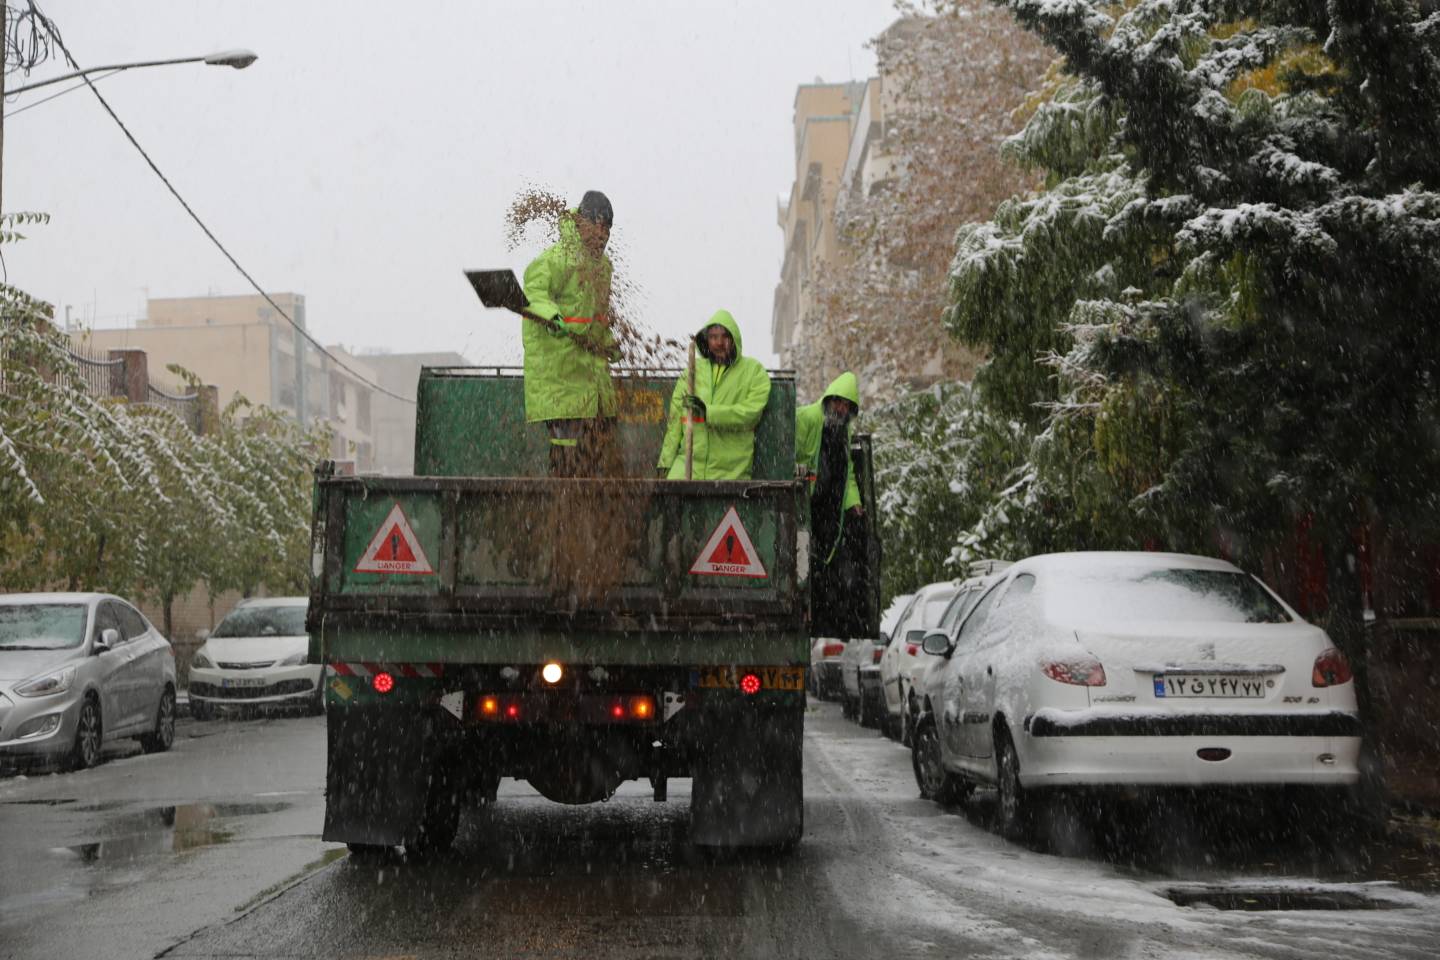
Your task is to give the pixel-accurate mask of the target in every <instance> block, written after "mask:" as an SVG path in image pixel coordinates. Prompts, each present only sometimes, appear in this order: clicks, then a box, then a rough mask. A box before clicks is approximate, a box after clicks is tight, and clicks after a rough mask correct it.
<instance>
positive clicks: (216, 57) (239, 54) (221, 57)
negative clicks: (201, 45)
mask: <svg viewBox="0 0 1440 960" xmlns="http://www.w3.org/2000/svg"><path fill="white" fill-rule="evenodd" d="M0 5H3V0H0ZM256 59H257V57H256V56H255V54H254V53H252V52H250V51H249V50H224V51H221V52H220V53H212V54H209V55H207V56H203V57H176V58H174V59H171V60H143V61H140V62H138V63H112V64H109V65H108V66H104V67H86V68H85V69H84V70H76V71H74V72H73V73H64V74H61V75H60V76H58V77H50V78H48V79H46V80H41V81H39V82H38V83H30V84H26V85H25V86H23V87H16V88H15V89H14V90H11V91H9V92H8V94H6V95H8V96H14V95H15V94H18V93H29V92H30V91H31V90H38V89H40V88H41V87H48V86H50V84H52V83H61V82H63V81H65V80H74V79H75V78H76V77H83V76H85V75H86V74H90V73H107V72H109V71H112V70H116V71H118V70H134V69H136V68H137V67H168V66H170V65H171V64H176V63H206V64H209V65H210V66H214V67H234V68H235V69H236V70H244V69H245V68H246V67H248V66H250V64H252V63H254V62H255V61H256ZM0 93H4V91H0Z"/></svg>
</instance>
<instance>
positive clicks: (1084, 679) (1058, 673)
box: [1040, 659, 1105, 687]
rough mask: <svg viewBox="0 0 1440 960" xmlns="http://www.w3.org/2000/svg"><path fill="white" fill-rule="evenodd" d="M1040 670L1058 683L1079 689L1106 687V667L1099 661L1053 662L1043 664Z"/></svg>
mask: <svg viewBox="0 0 1440 960" xmlns="http://www.w3.org/2000/svg"><path fill="white" fill-rule="evenodd" d="M1040 670H1041V671H1042V672H1043V673H1044V674H1045V676H1047V677H1049V678H1050V679H1051V680H1054V681H1055V682H1056V683H1069V684H1074V685H1075V686H1077V687H1103V686H1105V667H1104V666H1102V665H1101V663H1100V661H1099V660H1090V659H1080V660H1051V661H1049V662H1047V663H1042V664H1041V665H1040Z"/></svg>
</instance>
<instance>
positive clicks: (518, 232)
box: [505, 187, 686, 370]
mask: <svg viewBox="0 0 1440 960" xmlns="http://www.w3.org/2000/svg"><path fill="white" fill-rule="evenodd" d="M569 211H570V204H569V203H568V202H567V201H566V200H565V199H564V198H563V197H559V196H557V195H555V194H553V193H550V192H549V191H548V190H543V189H540V188H538V187H531V188H528V189H526V190H523V191H521V192H520V193H519V194H517V195H516V197H515V199H514V200H513V201H511V203H510V209H509V210H508V211H507V212H506V214H505V238H506V240H507V242H508V243H509V246H510V249H511V250H514V249H516V248H517V247H519V246H520V245H521V244H522V243H524V242H525V240H526V238H527V236H528V235H529V231H530V228H531V227H532V226H536V225H538V226H540V227H542V228H543V230H544V233H545V237H546V240H547V242H551V243H553V242H554V241H555V239H556V238H558V237H559V235H560V220H561V218H562V217H566V216H569ZM605 253H606V255H607V256H608V257H609V258H610V265H611V268H612V269H611V275H610V291H609V310H608V312H606V313H605V315H606V317H607V318H608V322H609V324H610V330H611V333H612V334H614V337H615V342H616V344H617V346H618V347H619V348H620V359H619V361H617V363H616V366H619V367H628V368H631V369H636V368H638V369H646V370H656V369H669V370H674V369H676V368H678V367H681V366H683V365H684V364H685V362H686V349H685V345H684V344H682V343H680V342H679V341H677V340H669V339H665V338H663V337H661V336H660V335H659V334H657V333H654V332H653V331H649V330H647V329H646V328H645V326H644V324H642V323H641V322H640V321H639V320H637V319H636V318H635V317H634V315H633V314H634V311H635V309H636V305H637V303H638V301H639V299H640V288H639V287H638V286H637V285H636V284H635V283H634V282H633V281H632V280H631V279H630V278H629V271H628V270H627V269H626V267H627V263H626V260H625V253H624V249H623V247H621V246H619V245H618V244H617V243H616V241H615V238H614V237H613V236H612V237H611V239H610V245H609V246H608V247H606V250H605ZM602 299H603V298H602Z"/></svg>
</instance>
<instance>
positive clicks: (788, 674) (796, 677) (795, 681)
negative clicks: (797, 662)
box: [691, 667, 805, 693]
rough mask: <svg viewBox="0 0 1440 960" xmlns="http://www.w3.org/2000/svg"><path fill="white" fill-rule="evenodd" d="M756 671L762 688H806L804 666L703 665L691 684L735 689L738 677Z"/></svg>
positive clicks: (703, 688)
mask: <svg viewBox="0 0 1440 960" xmlns="http://www.w3.org/2000/svg"><path fill="white" fill-rule="evenodd" d="M746 673H755V674H758V675H759V677H760V683H761V687H760V689H762V690H785V691H789V692H794V693H798V692H799V691H801V690H804V689H805V668H804V667H753V668H752V667H701V668H699V670H697V671H696V672H695V674H694V675H693V677H692V678H691V685H692V686H696V687H699V688H700V689H701V690H734V689H735V688H736V687H737V686H738V681H737V680H736V678H737V677H739V676H741V675H743V674H746Z"/></svg>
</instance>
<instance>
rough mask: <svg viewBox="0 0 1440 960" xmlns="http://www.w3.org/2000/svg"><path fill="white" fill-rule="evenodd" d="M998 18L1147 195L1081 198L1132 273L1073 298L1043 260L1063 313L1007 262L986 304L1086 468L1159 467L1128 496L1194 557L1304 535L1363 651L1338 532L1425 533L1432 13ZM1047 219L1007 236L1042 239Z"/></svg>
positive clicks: (1430, 373) (1100, 11)
mask: <svg viewBox="0 0 1440 960" xmlns="http://www.w3.org/2000/svg"><path fill="white" fill-rule="evenodd" d="M997 2H1003V3H1004V5H1005V6H1008V7H1009V8H1011V10H1012V11H1013V12H1014V13H1015V15H1016V17H1017V18H1018V19H1019V20H1020V22H1021V23H1023V24H1025V25H1026V26H1028V27H1030V28H1032V29H1034V30H1035V31H1036V32H1037V33H1038V34H1039V35H1040V36H1041V37H1043V38H1044V39H1045V40H1046V41H1048V42H1049V43H1051V44H1052V45H1054V46H1055V47H1056V48H1057V49H1059V50H1060V51H1061V53H1062V54H1064V56H1065V58H1066V65H1067V69H1068V70H1069V71H1071V72H1072V73H1073V74H1074V75H1075V76H1076V77H1077V78H1078V80H1079V82H1080V83H1082V84H1083V85H1084V86H1085V87H1086V88H1088V89H1090V90H1093V91H1094V92H1095V93H1096V96H1097V98H1098V99H1097V100H1095V101H1094V104H1095V105H1096V108H1097V109H1098V110H1099V112H1100V113H1101V114H1103V115H1111V116H1113V117H1114V123H1113V124H1112V125H1111V126H1110V128H1109V130H1108V131H1107V132H1106V135H1105V139H1106V141H1107V142H1106V143H1105V144H1104V146H1103V148H1102V149H1100V150H1099V151H1097V153H1098V154H1103V155H1105V156H1109V157H1113V158H1115V159H1116V161H1117V162H1120V163H1121V164H1122V166H1118V167H1116V168H1114V169H1117V170H1121V169H1123V170H1124V171H1127V172H1131V171H1133V173H1130V175H1131V176H1133V178H1134V180H1135V182H1136V183H1137V184H1139V185H1140V186H1141V187H1142V191H1141V194H1140V195H1139V196H1137V197H1135V198H1134V199H1132V200H1129V201H1127V202H1125V203H1124V204H1123V206H1122V207H1121V209H1120V210H1119V211H1118V212H1115V211H1114V210H1113V207H1112V208H1106V207H1104V206H1101V207H1100V208H1099V213H1098V214H1097V216H1101V217H1103V222H1102V223H1097V224H1096V225H1095V226H1094V235H1095V236H1097V237H1099V238H1101V241H1102V243H1103V244H1104V245H1105V247H1106V248H1107V249H1106V250H1105V251H1102V253H1103V254H1105V255H1107V256H1108V255H1110V254H1111V253H1112V252H1113V250H1114V249H1121V250H1131V251H1143V252H1144V253H1145V256H1144V257H1143V260H1142V262H1141V265H1142V266H1144V267H1146V268H1147V269H1146V270H1145V271H1143V272H1145V273H1146V274H1147V275H1146V276H1143V277H1141V278H1139V279H1138V280H1137V279H1135V278H1127V279H1126V280H1125V281H1123V282H1125V283H1126V289H1122V290H1120V291H1118V292H1116V291H1114V290H1106V289H1104V287H1105V284H1104V283H1096V284H1095V285H1094V288H1093V289H1092V288H1090V287H1088V286H1087V285H1088V284H1089V283H1090V278H1089V277H1087V276H1086V274H1085V271H1087V270H1089V269H1090V267H1091V266H1092V265H1093V264H1094V263H1095V260H1096V258H1095V257H1093V256H1092V257H1088V258H1087V257H1083V256H1082V257H1081V259H1080V265H1079V266H1078V267H1077V266H1075V265H1074V264H1072V263H1071V262H1068V261H1067V259H1066V258H1064V257H1063V256H1061V257H1057V259H1056V260H1055V262H1054V263H1053V265H1052V267H1051V269H1053V270H1055V271H1058V272H1060V273H1061V274H1062V275H1064V276H1066V277H1068V278H1074V277H1077V276H1080V277H1082V278H1084V279H1083V281H1082V282H1080V283H1077V284H1075V286H1074V288H1073V300H1072V304H1071V306H1070V307H1069V309H1068V313H1067V310H1066V307H1065V305H1064V300H1065V296H1064V295H1063V294H1061V295H1056V296H1051V297H1048V298H1047V297H1037V296H1036V295H1035V293H1034V291H1035V290H1036V289H1039V290H1041V291H1043V290H1045V288H1046V285H1047V283H1049V282H1050V281H1048V280H1046V279H1044V278H1042V277H1041V276H1040V275H1041V274H1042V273H1043V272H1044V271H1045V270H1046V266H1045V264H1043V263H1036V262H1030V263H1022V264H1020V265H1019V266H1016V265H1015V264H1010V265H1008V268H1009V269H1011V270H1012V275H1013V276H1015V277H1017V278H1018V279H1017V280H1015V281H1014V282H1002V283H1001V284H1000V285H999V287H998V289H997V291H996V292H993V293H992V294H990V297H989V300H988V301H987V302H991V303H1002V304H1007V305H1011V306H1012V309H1011V310H1010V316H1011V317H1012V318H1019V319H1018V321H1017V322H1021V323H1023V322H1024V321H1026V320H1027V319H1028V320H1029V321H1030V322H1031V323H1033V324H1035V325H1036V326H1037V327H1038V328H1039V329H1040V330H1041V332H1042V333H1043V332H1047V331H1048V332H1052V335H1053V336H1055V338H1056V342H1057V345H1058V348H1059V350H1060V351H1061V352H1064V353H1065V354H1066V355H1065V356H1064V357H1057V358H1056V360H1055V362H1056V363H1057V364H1058V365H1060V366H1061V368H1062V373H1063V374H1065V376H1062V378H1061V380H1060V381H1059V382H1060V384H1061V389H1062V390H1068V392H1069V395H1070V396H1071V397H1082V398H1084V399H1085V400H1086V401H1087V402H1086V403H1085V404H1082V405H1081V406H1086V407H1088V409H1089V410H1090V411H1091V412H1092V413H1093V415H1094V416H1095V418H1096V431H1095V449H1096V451H1097V453H1098V455H1099V461H1100V462H1101V463H1102V464H1105V465H1107V468H1113V467H1114V466H1115V465H1117V464H1119V465H1122V466H1125V467H1127V468H1133V465H1134V464H1135V463H1141V464H1143V465H1144V467H1145V469H1142V470H1139V471H1138V474H1139V475H1145V474H1149V475H1153V479H1154V482H1153V484H1152V485H1151V486H1150V487H1149V488H1148V489H1147V490H1146V491H1142V492H1143V493H1144V496H1143V499H1142V500H1140V501H1138V503H1139V504H1141V505H1143V507H1144V508H1145V509H1146V510H1147V511H1150V513H1151V515H1153V516H1154V517H1155V518H1157V520H1158V521H1160V522H1163V523H1164V524H1165V525H1166V527H1167V531H1168V539H1170V541H1171V543H1172V544H1173V545H1175V546H1178V547H1189V548H1192V549H1207V548H1209V549H1213V540H1212V541H1210V542H1209V543H1205V542H1200V540H1199V539H1198V538H1199V531H1210V532H1212V533H1213V531H1215V530H1216V529H1223V530H1226V531H1229V532H1230V533H1231V534H1232V535H1233V536H1232V538H1231V542H1232V543H1233V544H1236V545H1237V546H1239V547H1240V548H1241V550H1242V551H1244V550H1245V548H1246V547H1247V545H1248V546H1249V547H1250V548H1251V552H1252V559H1253V551H1254V549H1255V548H1258V547H1259V546H1260V545H1262V544H1264V543H1265V542H1267V541H1269V540H1272V539H1273V538H1274V537H1276V536H1277V535H1278V534H1279V533H1280V532H1282V531H1284V530H1286V529H1290V528H1293V525H1294V524H1295V523H1296V522H1297V520H1299V519H1300V518H1309V520H1310V521H1311V522H1313V524H1314V527H1313V529H1314V530H1315V532H1316V533H1317V534H1319V535H1320V536H1321V537H1322V539H1323V541H1324V544H1325V547H1326V558H1327V568H1328V571H1329V587H1330V589H1329V597H1330V602H1331V612H1330V617H1329V626H1330V628H1331V631H1332V636H1334V637H1335V639H1336V640H1337V642H1340V643H1341V644H1342V646H1344V647H1345V648H1347V650H1348V651H1350V652H1351V653H1352V654H1353V653H1356V652H1358V650H1359V649H1360V642H1359V641H1360V628H1359V612H1360V594H1359V587H1358V580H1357V577H1356V572H1355V571H1356V564H1355V556H1354V547H1353V541H1352V536H1353V532H1354V530H1355V528H1356V527H1357V526H1359V525H1360V524H1362V523H1364V522H1366V521H1369V520H1371V519H1373V518H1375V517H1377V516H1378V517H1381V518H1384V519H1385V520H1387V521H1389V522H1392V523H1393V522H1400V523H1405V524H1409V525H1415V524H1427V525H1429V526H1431V527H1432V528H1433V526H1434V524H1435V517H1436V510H1435V506H1436V500H1435V498H1436V494H1435V484H1434V477H1435V476H1436V475H1437V467H1440V442H1437V413H1440V411H1437V403H1436V384H1437V381H1436V377H1437V374H1440V371H1437V369H1436V366H1437V364H1440V324H1437V323H1436V321H1435V313H1436V310H1437V307H1440V194H1437V193H1436V190H1437V188H1440V151H1436V150H1435V146H1434V145H1435V143H1436V142H1437V136H1436V135H1437V133H1440V131H1437V129H1436V128H1437V125H1440V14H1437V13H1436V12H1435V11H1434V10H1433V5H1431V4H1420V3H1415V2H1406V0H1372V2H1361V0H1330V2H1327V3H1319V2H1304V0H1276V2H1254V3H1242V2H1219V0H1210V2H1205V0H1142V2H1131V3H1127V4H1124V5H1123V6H1120V7H1116V6H1114V5H1109V4H1097V3H1088V2H1084V0H997ZM1084 175H1085V174H1080V176H1084ZM1069 179H1073V175H1072V177H1070V178H1069ZM1062 185H1063V182H1062ZM1052 192H1053V191H1052ZM1042 199H1043V198H1042ZM1041 212H1042V211H1036V213H1035V214H1033V215H1030V216H1026V217H1023V218H1022V220H1023V222H1019V223H1017V224H1016V225H1015V226H1014V227H1013V229H1012V230H1011V232H1012V233H1013V234H1015V235H1017V236H1019V237H1021V238H1026V239H1028V238H1029V237H1030V236H1031V234H1032V233H1043V232H1044V230H1045V225H1044V221H1043V220H1042V219H1041V218H1040V216H1039V214H1040V213H1041ZM971 246H972V247H973V246H975V244H974V242H973V241H972V243H971ZM965 252H966V248H965V245H964V244H962V250H961V253H962V255H963V254H964V253H965ZM1072 252H1073V248H1072ZM1106 266H1108V267H1109V268H1110V269H1111V270H1113V271H1114V272H1115V273H1116V274H1117V275H1121V274H1123V273H1124V271H1123V270H1121V269H1119V267H1118V266H1117V263H1116V262H1115V260H1113V259H1110V260H1108V261H1107V263H1106V264H1105V265H1103V266H1101V267H1100V268H1099V272H1097V273H1096V274H1093V275H1090V277H1093V278H1094V279H1095V280H1097V281H1098V280H1102V279H1105V278H1103V277H1102V276H1101V274H1102V273H1104V272H1105V267H1106ZM964 283H965V276H964V274H963V271H961V272H960V275H959V276H957V284H960V285H962V289H961V292H962V297H961V301H962V303H963V302H964V290H963V284H964ZM1059 285H1060V286H1062V287H1063V286H1064V284H1063V283H1061V284H1059ZM1035 312H1038V313H1042V314H1043V315H1044V316H1043V317H1038V318H1037V317H1035V316H1033V313H1035ZM1062 314H1064V317H1063V319H1064V321H1065V322H1066V323H1068V324H1069V326H1068V327H1063V326H1061V327H1060V333H1054V332H1053V331H1055V330H1056V329H1057V324H1058V322H1059V321H1060V320H1061V319H1062V316H1061V315H1062ZM952 322H954V323H956V324H957V325H963V323H964V318H963V317H961V316H959V314H957V316H956V318H955V319H954V320H952ZM993 335H997V336H1004V335H1005V332H1004V330H1003V329H1002V330H999V331H997V332H996V333H995V334H993ZM1034 345H1035V342H1033V341H1032V342H1030V343H1027V344H1026V346H1027V347H1033V346H1034ZM1017 365H1018V366H1023V364H1020V363H1019V362H1018V361H1017ZM1147 396H1149V397H1150V398H1151V402H1145V401H1144V398H1145V397H1147ZM1109 475H1110V477H1111V479H1112V480H1113V479H1115V477H1116V476H1117V472H1116V471H1115V470H1114V469H1109Z"/></svg>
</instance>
